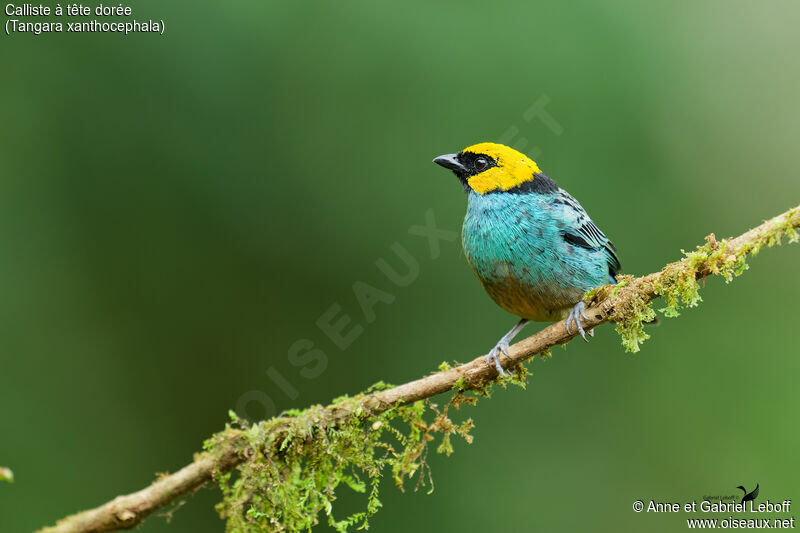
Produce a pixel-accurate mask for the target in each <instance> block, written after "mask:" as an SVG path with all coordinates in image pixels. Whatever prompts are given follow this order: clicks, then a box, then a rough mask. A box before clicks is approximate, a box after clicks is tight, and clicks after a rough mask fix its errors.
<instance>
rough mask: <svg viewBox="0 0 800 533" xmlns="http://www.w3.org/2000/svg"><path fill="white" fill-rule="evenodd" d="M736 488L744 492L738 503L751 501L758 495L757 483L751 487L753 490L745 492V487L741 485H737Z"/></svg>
mask: <svg viewBox="0 0 800 533" xmlns="http://www.w3.org/2000/svg"><path fill="white" fill-rule="evenodd" d="M736 488H737V489H739V490H741V491H742V492H743V493H744V496H742V501H741V502H740V503H744V502H750V501H753V500H755V499H756V497H757V496H758V483H756V488H754V489H753V492H747V489H746V488H744V487H743V486H741V485H739V486H738V487H736Z"/></svg>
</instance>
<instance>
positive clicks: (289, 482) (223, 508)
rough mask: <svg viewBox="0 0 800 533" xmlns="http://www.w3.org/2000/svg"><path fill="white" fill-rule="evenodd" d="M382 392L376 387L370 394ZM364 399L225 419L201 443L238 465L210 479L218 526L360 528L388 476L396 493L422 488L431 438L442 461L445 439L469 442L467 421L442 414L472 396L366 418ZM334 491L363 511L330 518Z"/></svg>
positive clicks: (238, 530) (249, 532) (241, 530)
mask: <svg viewBox="0 0 800 533" xmlns="http://www.w3.org/2000/svg"><path fill="white" fill-rule="evenodd" d="M386 387H387V385H386V384H383V383H379V384H376V385H374V386H373V388H372V389H371V390H381V389H384V388H386ZM367 398H368V396H367V394H366V393H365V394H361V395H358V396H355V397H352V398H351V397H341V398H338V399H337V402H336V403H335V404H333V405H331V406H329V407H327V408H326V407H322V406H313V407H310V408H309V409H306V410H303V411H293V412H292V413H291V416H288V417H287V416H283V417H281V418H276V419H272V420H268V421H266V422H260V423H256V424H248V423H246V422H245V421H243V420H241V419H239V418H238V417H237V416H236V415H235V413H232V412H231V413H230V416H231V423H230V424H229V425H228V426H226V429H225V431H223V432H221V433H218V434H217V435H215V436H214V437H212V438H211V439H209V440H208V441H207V442H206V443H205V450H206V451H207V452H208V453H211V454H218V453H219V451H220V450H221V449H223V447H226V446H232V445H233V446H235V447H236V450H237V452H238V454H239V455H240V457H241V458H243V459H244V460H243V462H242V463H240V464H239V465H238V466H237V468H236V470H235V472H234V473H233V474H231V473H226V474H222V475H219V476H218V478H217V481H218V483H219V486H220V489H221V490H222V496H223V499H222V502H220V503H219V504H218V505H217V511H218V513H219V514H220V516H221V517H222V518H223V519H225V520H226V529H225V531H226V532H227V533H256V532H264V531H268V532H272V531H308V530H309V529H311V528H312V527H313V526H315V525H317V524H318V523H319V521H320V519H323V520H325V521H326V522H327V523H328V524H329V525H330V526H331V527H333V528H334V529H336V530H337V531H348V530H350V529H352V528H353V527H355V526H357V527H360V528H365V529H366V528H368V527H369V518H370V517H371V516H373V515H374V514H375V513H376V512H377V511H378V510H379V509H380V508H381V502H380V498H379V486H380V482H381V479H382V477H383V476H384V475H385V474H386V473H387V472H391V476H392V478H393V479H394V481H395V483H396V484H397V486H398V487H400V488H401V489H402V488H403V486H404V483H405V481H406V480H407V479H409V478H411V477H414V476H419V480H418V486H419V485H424V484H426V483H430V471H429V469H428V468H427V465H426V463H425V457H426V455H427V450H428V445H429V444H430V443H431V442H432V441H433V440H434V435H435V434H436V433H440V434H441V435H442V440H441V442H440V444H439V445H438V446H437V451H438V452H439V453H444V454H446V455H450V454H451V453H452V452H453V443H452V436H453V435H458V436H461V437H462V438H464V439H465V440H466V441H467V442H472V436H471V435H470V430H471V429H472V427H473V423H472V420H471V419H470V420H467V421H466V422H463V423H455V422H453V420H452V419H451V418H450V416H449V414H448V413H449V410H450V409H451V408H456V409H457V408H458V407H459V406H460V405H462V404H464V403H468V404H472V403H474V402H475V401H476V398H474V397H471V398H470V397H466V396H464V394H463V393H461V392H457V393H456V394H455V395H454V396H453V398H452V399H451V400H450V401H449V402H448V403H447V404H446V405H445V406H444V408H443V409H441V410H440V409H438V407H437V406H436V405H435V404H433V403H430V402H422V401H420V402H415V403H413V404H409V405H405V406H401V405H398V406H395V407H394V408H391V409H389V410H388V411H385V412H383V413H381V414H377V415H365V414H364V413H365V411H366V409H365V408H364V405H365V402H366V399H367ZM332 413H346V416H343V417H337V416H334V415H332ZM430 418H432V420H431V421H430V422H428V421H426V419H430ZM342 485H345V486H347V487H349V489H350V490H353V491H355V492H357V493H363V494H364V495H365V499H366V502H365V507H364V510H363V511H360V512H357V513H354V514H351V515H349V516H346V517H344V518H337V517H336V515H335V514H334V502H335V501H336V494H337V490H340V489H341V486H342Z"/></svg>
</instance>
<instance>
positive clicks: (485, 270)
mask: <svg viewBox="0 0 800 533" xmlns="http://www.w3.org/2000/svg"><path fill="white" fill-rule="evenodd" d="M552 199H553V197H552V196H550V195H543V194H514V193H506V192H498V193H491V194H484V195H480V194H477V193H475V192H472V191H470V192H469V198H468V204H467V214H466V216H465V218H464V226H463V228H462V234H461V236H462V244H463V247H464V253H465V255H466V258H467V261H468V262H469V264H470V266H471V267H472V270H473V272H475V275H476V276H477V277H478V280H480V282H481V284H482V285H483V287H484V289H485V290H486V292H487V293H488V294H489V296H491V297H492V299H493V300H494V301H495V302H497V304H498V305H500V307H502V308H503V309H505V310H506V311H508V312H509V313H513V314H515V315H517V316H520V317H522V318H527V319H529V320H535V321H554V320H560V319H561V318H564V317H565V316H566V313H568V312H569V309H570V308H571V307H572V306H573V305H575V304H576V303H577V302H578V301H579V300H580V299H581V297H582V296H583V294H584V293H585V292H586V291H587V290H589V289H591V288H593V287H596V286H599V285H603V284H605V283H607V280H608V264H607V260H606V259H605V257H604V256H603V254H602V253H600V252H598V251H596V250H587V249H585V248H579V247H576V246H573V245H571V244H569V243H567V242H566V241H565V240H564V233H565V221H563V220H559V216H558V213H559V212H560V211H559V209H558V207H557V206H555V205H554V204H553V203H552V202H551V201H552Z"/></svg>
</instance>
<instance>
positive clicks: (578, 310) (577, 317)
mask: <svg viewBox="0 0 800 533" xmlns="http://www.w3.org/2000/svg"><path fill="white" fill-rule="evenodd" d="M585 309H586V304H585V303H583V300H581V301H580V302H578V303H576V304H575V307H573V308H572V310H571V311H570V312H569V316H567V324H566V327H567V333H570V322H571V321H572V322H575V326H576V327H577V329H578V333H580V336H581V337H582V338H583V340H585V341H586V342H589V339H587V338H586V331H584V329H583V325H582V324H581V317H583V318H585V319H587V320H588V319H589V317H588V316H586V311H585ZM589 334H590V335H591V336H594V333H593V332H592V331H591V330H590V331H589Z"/></svg>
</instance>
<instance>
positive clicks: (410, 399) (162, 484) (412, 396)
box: [40, 206, 800, 533]
mask: <svg viewBox="0 0 800 533" xmlns="http://www.w3.org/2000/svg"><path fill="white" fill-rule="evenodd" d="M798 228H800V206H797V207H795V208H793V209H790V210H789V211H787V212H785V213H783V214H781V215H778V216H776V217H774V218H772V219H770V220H767V221H766V222H764V223H763V224H761V225H760V226H757V227H755V228H753V229H751V230H750V231H748V232H746V233H744V234H742V235H740V236H738V237H736V238H734V239H730V240H723V241H717V240H716V239H715V237H714V235H713V234H712V235H709V236H708V237H707V238H706V243H705V244H704V245H703V246H699V247H698V248H697V250H696V251H694V252H690V253H687V254H685V257H684V258H683V259H681V260H680V261H677V262H675V263H670V264H669V265H666V266H665V267H664V268H663V269H662V270H661V271H659V272H656V273H653V274H649V275H646V276H642V277H639V278H635V277H633V276H622V277H621V280H620V282H619V283H618V284H617V285H616V286H605V287H601V288H598V289H595V290H593V291H590V292H589V293H587V301H588V302H589V306H588V307H587V311H586V312H587V315H588V317H589V318H588V319H587V320H584V321H583V324H584V328H586V329H587V330H588V329H590V328H594V327H597V326H598V325H600V324H603V323H604V322H607V321H609V320H611V321H614V322H616V323H617V331H619V332H620V334H621V335H622V337H623V344H624V345H625V346H626V348H627V349H628V350H630V351H637V350H638V347H639V344H640V343H641V342H643V341H644V340H645V339H646V338H647V337H648V336H647V334H646V333H644V332H643V330H642V323H643V322H648V321H650V320H652V318H654V316H655V314H654V313H653V311H652V308H651V307H650V302H651V301H652V300H653V299H655V298H657V297H659V296H663V297H664V298H665V300H666V304H667V307H666V308H665V309H666V313H665V314H666V315H667V316H674V315H676V314H677V309H678V308H679V307H686V306H694V305H696V303H697V301H698V300H699V297H698V296H697V289H698V288H699V284H698V282H697V280H699V279H703V280H704V279H705V277H706V276H710V275H720V276H723V277H725V279H726V280H727V281H730V279H732V278H733V277H734V276H736V275H738V274H740V273H741V272H742V271H743V270H744V269H745V268H746V267H747V265H746V263H745V258H746V257H747V256H748V255H755V254H756V253H758V251H759V250H761V249H762V248H764V247H769V246H772V245H774V244H780V243H781V239H782V238H783V237H784V236H786V237H788V238H789V242H796V241H797V240H798V234H797V232H796V230H797V229H798ZM573 329H574V328H573ZM575 336H576V334H575V333H567V331H566V328H565V323H564V321H561V322H557V323H555V324H552V325H550V326H547V327H546V328H544V329H542V330H541V331H539V332H538V333H536V334H534V335H532V336H530V337H528V338H527V339H525V340H522V341H520V342H518V343H516V344H515V345H513V346H512V347H511V348H510V349H509V356H508V357H503V358H502V364H503V366H504V367H515V366H517V365H520V364H521V363H523V362H524V361H526V360H528V359H530V358H531V357H533V356H535V355H537V354H542V353H546V352H547V351H548V350H549V349H550V348H552V347H553V346H556V345H558V344H564V343H566V342H569V341H570V340H572V339H573V338H574V337H575ZM497 379H498V375H497V371H496V370H495V368H494V367H493V366H492V365H489V364H487V363H486V360H485V357H484V356H479V357H477V358H476V359H474V360H472V361H471V362H469V363H465V364H462V365H460V366H457V367H454V368H450V369H446V370H443V371H441V372H437V373H435V374H431V375H428V376H425V377H423V378H421V379H418V380H415V381H411V382H409V383H406V384H404V385H399V386H397V387H393V388H390V389H386V390H381V391H377V392H373V393H371V394H367V395H363V396H360V397H357V398H356V399H355V401H345V402H339V403H334V404H331V405H329V406H327V407H319V408H318V409H309V411H308V414H304V415H302V416H304V417H305V419H304V420H303V421H302V422H303V423H304V424H307V425H309V427H314V426H316V427H319V426H328V427H329V426H332V425H336V424H337V423H340V422H344V421H346V420H347V419H348V418H349V417H351V416H353V415H354V414H355V415H357V416H358V417H359V418H361V419H363V418H366V417H369V416H372V415H378V414H381V413H384V412H386V411H388V410H390V409H391V408H393V407H396V406H398V405H408V404H412V403H414V402H416V401H419V400H425V399H427V398H431V397H433V396H436V395H438V394H442V393H446V392H448V391H452V390H454V389H458V390H465V389H473V390H481V389H484V388H485V387H486V386H487V385H489V384H491V383H492V382H494V381H496V380H497ZM297 420H298V419H297V417H278V418H274V419H272V420H271V421H269V422H270V423H269V425H268V431H270V432H272V433H273V434H275V435H277V434H279V433H280V432H281V431H284V432H285V431H286V428H288V427H290V426H291V425H292V424H296V423H297ZM219 439H220V441H221V442H222V445H221V446H219V447H218V448H217V449H216V450H215V452H214V453H213V454H212V453H209V452H203V453H200V454H197V455H196V457H195V460H194V461H193V462H192V463H191V464H189V465H187V466H185V467H183V468H182V469H180V470H179V471H177V472H175V473H174V474H171V475H167V476H164V477H162V478H161V479H159V480H157V481H156V482H154V483H153V484H152V485H150V486H149V487H146V488H144V489H142V490H140V491H138V492H134V493H132V494H127V495H124V496H118V497H117V498H115V499H113V500H112V501H110V502H108V503H106V504H104V505H102V506H100V507H97V508H95V509H91V510H88V511H83V512H80V513H77V514H75V515H72V516H69V517H67V518H64V519H63V520H61V521H59V522H58V523H57V524H56V525H55V526H53V527H47V528H44V529H42V530H40V533H90V532H91V533H95V532H101V531H115V530H120V529H130V528H133V527H135V526H136V525H138V524H140V523H141V522H142V521H144V520H145V518H147V517H148V516H149V515H150V514H151V513H153V512H154V511H155V510H157V509H159V508H161V507H164V506H166V505H168V504H170V503H171V502H173V501H175V500H176V499H178V498H180V497H181V496H183V495H185V494H187V493H189V492H192V491H194V490H196V489H198V488H199V487H201V486H203V485H205V484H206V483H207V482H209V481H215V480H218V479H219V476H220V475H221V474H224V473H226V472H229V471H230V470H232V469H233V468H235V467H236V466H237V465H239V464H241V463H242V462H244V461H245V460H246V457H245V456H246V455H247V453H246V452H245V453H243V452H242V450H243V449H245V448H246V446H247V443H248V437H247V435H246V430H243V429H231V428H229V429H227V430H226V431H225V432H223V433H220V434H219Z"/></svg>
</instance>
